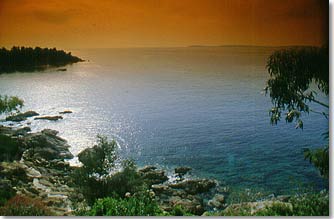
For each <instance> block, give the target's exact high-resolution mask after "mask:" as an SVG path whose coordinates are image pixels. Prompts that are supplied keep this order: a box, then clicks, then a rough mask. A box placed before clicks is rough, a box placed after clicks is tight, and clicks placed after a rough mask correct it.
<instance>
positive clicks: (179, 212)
mask: <svg viewBox="0 0 334 219" xmlns="http://www.w3.org/2000/svg"><path fill="white" fill-rule="evenodd" d="M165 216H194V215H193V214H191V213H189V212H187V211H186V210H185V209H184V208H183V207H182V206H181V205H176V206H174V208H173V209H172V210H171V211H170V212H168V214H167V215H165Z"/></svg>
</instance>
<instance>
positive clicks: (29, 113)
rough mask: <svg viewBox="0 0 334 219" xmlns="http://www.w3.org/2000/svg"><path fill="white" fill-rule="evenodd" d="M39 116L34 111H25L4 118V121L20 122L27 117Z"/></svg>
mask: <svg viewBox="0 0 334 219" xmlns="http://www.w3.org/2000/svg"><path fill="white" fill-rule="evenodd" d="M38 115H39V114H38V113H36V112H35V111H27V112H24V113H18V114H14V115H10V116H7V117H6V121H12V122H21V121H23V120H26V119H27V118H28V117H33V116H38Z"/></svg>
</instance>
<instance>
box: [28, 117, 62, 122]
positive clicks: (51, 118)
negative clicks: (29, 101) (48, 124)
mask: <svg viewBox="0 0 334 219" xmlns="http://www.w3.org/2000/svg"><path fill="white" fill-rule="evenodd" d="M34 119H35V120H38V119H42V120H50V121H57V120H59V119H63V117H62V116H40V117H35V118H34Z"/></svg>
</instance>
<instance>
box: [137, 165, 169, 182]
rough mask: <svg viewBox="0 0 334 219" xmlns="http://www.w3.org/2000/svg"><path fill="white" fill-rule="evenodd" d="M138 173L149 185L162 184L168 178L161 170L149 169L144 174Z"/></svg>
mask: <svg viewBox="0 0 334 219" xmlns="http://www.w3.org/2000/svg"><path fill="white" fill-rule="evenodd" d="M139 173H141V175H142V177H143V179H144V180H145V181H146V182H147V183H148V184H149V185H153V184H160V183H164V182H166V181H167V180H168V177H167V176H166V175H165V171H163V170H156V169H153V170H152V169H151V170H147V171H145V172H142V171H141V172H139Z"/></svg>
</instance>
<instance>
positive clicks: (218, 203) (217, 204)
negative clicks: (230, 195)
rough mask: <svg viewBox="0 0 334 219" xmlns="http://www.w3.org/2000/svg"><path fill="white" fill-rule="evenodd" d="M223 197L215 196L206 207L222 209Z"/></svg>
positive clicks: (223, 205)
mask: <svg viewBox="0 0 334 219" xmlns="http://www.w3.org/2000/svg"><path fill="white" fill-rule="evenodd" d="M224 202H225V197H224V195H222V194H216V195H215V196H214V197H213V198H212V199H211V200H210V201H209V202H208V205H209V206H211V207H213V208H216V209H222V208H224V207H225V204H224Z"/></svg>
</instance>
